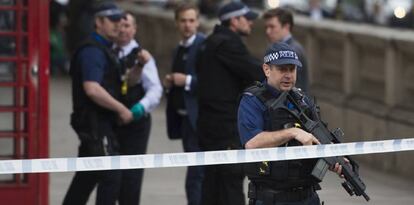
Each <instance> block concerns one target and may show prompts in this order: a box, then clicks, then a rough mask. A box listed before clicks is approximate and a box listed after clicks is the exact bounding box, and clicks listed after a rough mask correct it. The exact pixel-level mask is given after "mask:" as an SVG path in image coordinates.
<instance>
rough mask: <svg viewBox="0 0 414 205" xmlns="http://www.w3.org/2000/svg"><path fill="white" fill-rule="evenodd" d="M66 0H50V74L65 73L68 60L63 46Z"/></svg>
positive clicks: (64, 39) (67, 68)
mask: <svg viewBox="0 0 414 205" xmlns="http://www.w3.org/2000/svg"><path fill="white" fill-rule="evenodd" d="M67 3H68V2H67V1H66V2H65V1H61V0H60V1H58V0H52V1H50V3H49V6H50V9H49V11H50V13H49V14H50V18H49V27H50V30H49V41H50V68H51V73H52V75H56V74H60V73H67V72H68V70H69V60H68V55H67V51H66V46H65V43H64V42H65V41H66V38H65V32H64V30H65V27H66V23H67V18H66V4H67Z"/></svg>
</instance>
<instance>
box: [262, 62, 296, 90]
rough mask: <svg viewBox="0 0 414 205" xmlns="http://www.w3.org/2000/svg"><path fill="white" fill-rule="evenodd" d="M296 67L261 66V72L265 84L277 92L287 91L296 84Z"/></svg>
mask: <svg viewBox="0 0 414 205" xmlns="http://www.w3.org/2000/svg"><path fill="white" fill-rule="evenodd" d="M296 70H297V68H296V65H292V64H286V65H268V64H263V72H264V74H265V76H266V79H267V84H269V85H270V86H272V87H273V88H276V89H277V90H279V91H289V90H291V89H292V88H293V87H294V86H295V83H296Z"/></svg>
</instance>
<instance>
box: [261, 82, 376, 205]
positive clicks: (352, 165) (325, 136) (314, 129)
mask: <svg viewBox="0 0 414 205" xmlns="http://www.w3.org/2000/svg"><path fill="white" fill-rule="evenodd" d="M301 102H303V103H305V101H304V95H303V94H302V93H301V91H300V90H298V89H297V88H293V89H292V90H291V91H290V92H283V93H281V94H280V97H279V98H277V99H275V100H270V101H268V102H267V103H269V105H268V106H269V107H270V108H271V109H274V110H275V109H283V110H286V111H287V112H289V113H290V114H291V115H293V116H294V117H295V118H296V120H297V121H298V122H299V124H300V125H301V128H302V129H304V130H305V131H307V132H309V133H312V134H313V135H314V136H315V137H316V138H317V139H318V140H319V142H320V143H321V144H331V143H341V141H340V138H341V137H342V136H343V132H342V131H341V130H340V129H339V128H337V129H336V130H335V131H333V132H331V131H329V130H328V128H327V127H326V125H325V124H324V123H323V122H322V121H321V120H320V119H319V117H316V120H315V117H310V116H309V115H310V114H309V113H310V110H309V109H311V108H310V107H309V106H304V105H303V104H302V103H301ZM292 105H293V106H292ZM314 106H316V105H314ZM289 108H290V109H289ZM346 158H347V159H348V160H349V163H348V162H346V161H345V160H344V157H343V156H336V157H326V158H323V160H319V161H318V163H317V165H316V167H317V168H316V169H314V171H313V173H312V175H314V176H315V174H314V172H315V170H319V171H318V172H317V173H316V175H317V176H315V177H317V178H319V179H320V180H322V178H323V176H324V175H325V173H326V170H327V167H328V166H330V167H332V166H334V165H335V164H336V163H339V164H340V165H342V175H344V178H345V181H344V182H343V183H342V186H343V187H344V189H345V190H346V191H347V192H348V193H349V195H351V196H352V195H354V194H355V195H357V196H361V195H362V196H363V197H364V198H365V200H367V201H369V199H370V198H369V196H368V195H367V194H366V193H365V189H366V186H365V184H364V182H363V181H362V180H361V178H360V177H359V173H358V169H359V165H358V164H357V163H356V162H355V161H354V160H353V159H351V158H350V157H349V156H346ZM326 164H327V165H326Z"/></svg>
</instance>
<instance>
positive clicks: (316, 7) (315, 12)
mask: <svg viewBox="0 0 414 205" xmlns="http://www.w3.org/2000/svg"><path fill="white" fill-rule="evenodd" d="M306 14H307V15H308V16H309V17H310V18H311V19H313V20H316V21H319V20H322V19H325V18H331V17H332V15H331V13H329V12H328V11H327V10H326V9H324V8H323V7H322V5H321V1H320V0H309V11H308V12H307V13H306Z"/></svg>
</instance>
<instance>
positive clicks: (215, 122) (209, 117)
mask: <svg viewBox="0 0 414 205" xmlns="http://www.w3.org/2000/svg"><path fill="white" fill-rule="evenodd" d="M261 65H262V63H261V62H260V61H259V60H257V59H255V58H254V57H252V56H251V55H250V53H249V52H248V50H247V48H246V46H245V45H244V44H243V41H242V39H241V37H240V36H239V35H238V34H237V33H234V32H233V31H231V30H230V29H228V28H227V27H224V26H221V25H217V26H216V27H215V28H214V31H213V34H212V35H210V36H209V37H208V38H207V39H206V41H205V42H204V45H203V47H202V54H201V56H200V58H199V60H198V66H197V75H198V103H199V118H198V122H197V129H199V130H198V131H199V132H198V134H199V138H200V143H201V146H202V148H203V149H204V150H214V149H226V148H229V147H233V146H236V147H238V146H239V144H240V140H239V137H238V131H237V105H238V98H239V95H240V94H241V92H242V91H243V90H244V88H246V87H247V86H248V85H250V84H252V83H253V82H254V81H257V80H263V79H264V74H263V71H262V68H261Z"/></svg>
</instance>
